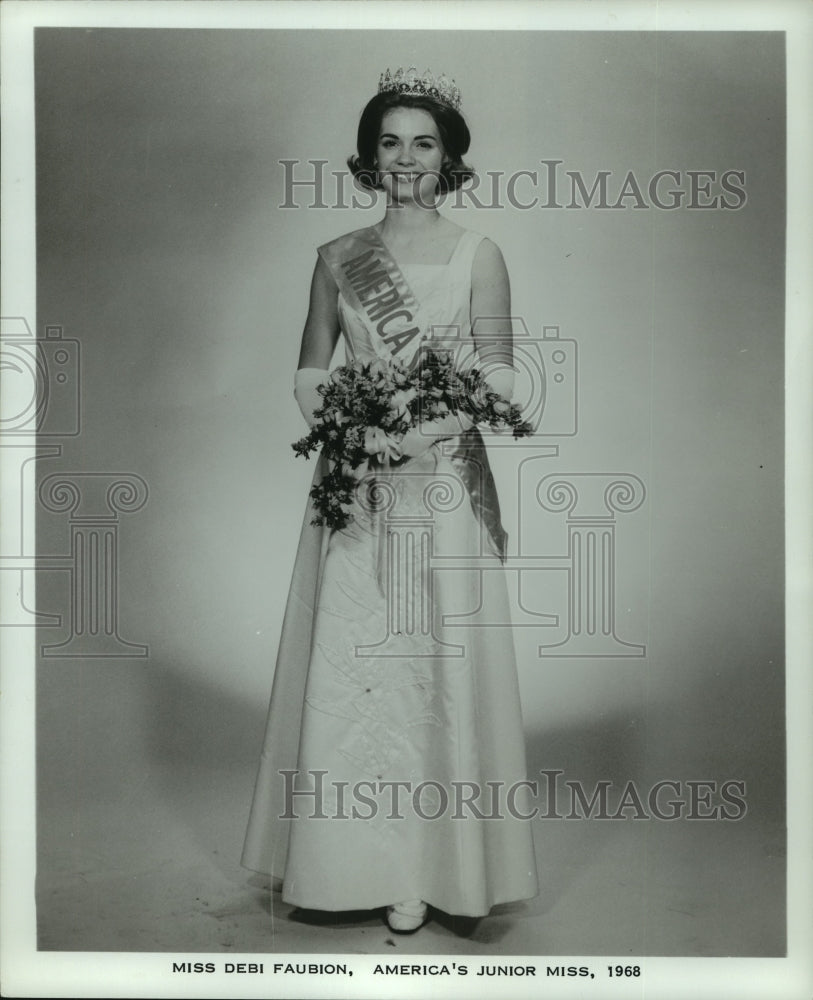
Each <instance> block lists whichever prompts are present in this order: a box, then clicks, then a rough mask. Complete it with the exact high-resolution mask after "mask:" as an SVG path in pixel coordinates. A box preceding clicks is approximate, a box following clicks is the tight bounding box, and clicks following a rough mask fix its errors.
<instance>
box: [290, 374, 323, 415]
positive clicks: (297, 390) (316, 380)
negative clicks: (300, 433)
mask: <svg viewBox="0 0 813 1000" xmlns="http://www.w3.org/2000/svg"><path fill="white" fill-rule="evenodd" d="M328 375H329V372H328V370H327V368H299V369H298V370H297V371H296V373H295V374H294V399H295V400H296V402H297V405H298V406H299V409H300V410H301V411H302V416H303V417H304V418H305V420H306V421H307V424H308V427H313V425H314V424H315V423H316V420H315V418H314V416H313V411H314V410H316V409H318V408H319V407H320V406H321V405H322V397H321V396H320V395H319V393H318V392H317V389H318V387H319V386H320V385H322V384H323V383H324V382H327V379H328Z"/></svg>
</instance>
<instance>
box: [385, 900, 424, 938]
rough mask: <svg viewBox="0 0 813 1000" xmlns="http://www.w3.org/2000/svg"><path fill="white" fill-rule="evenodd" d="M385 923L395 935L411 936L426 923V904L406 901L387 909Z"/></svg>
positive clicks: (417, 901) (418, 901)
mask: <svg viewBox="0 0 813 1000" xmlns="http://www.w3.org/2000/svg"><path fill="white" fill-rule="evenodd" d="M387 923H388V924H389V925H390V928H391V929H392V930H394V931H395V932H396V934H412V933H414V932H415V931H416V930H418V928H419V927H423V925H424V924H425V923H426V903H424V901H423V900H422V899H408V900H406V902H404V903H395V904H394V905H393V906H388V907H387Z"/></svg>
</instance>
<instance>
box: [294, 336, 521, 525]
mask: <svg viewBox="0 0 813 1000" xmlns="http://www.w3.org/2000/svg"><path fill="white" fill-rule="evenodd" d="M318 391H319V394H320V395H321V397H322V400H323V402H322V405H321V406H320V407H319V408H318V409H317V410H316V411H315V412H314V417H315V418H316V422H315V423H314V425H313V427H312V428H311V430H310V433H309V434H307V435H306V436H305V437H303V438H300V439H299V440H298V441H295V442H294V444H293V445H292V447H293V449H294V452H295V453H296V454H297V455H301V456H303V457H304V458H308V457H309V456H310V455H311V454H312V453H313V452H314V451H319V450H321V452H322V454H323V455H324V456H325V458H327V459H328V460H329V463H330V469H329V471H328V472H327V473H326V474H325V476H324V477H323V478H322V481H321V482H320V483H318V484H317V485H316V486H314V487H313V488H312V489H311V493H310V495H311V498H312V500H313V502H314V507H315V509H316V516H315V517H314V518H313V520H312V522H311V523H312V524H326V525H328V526H329V527H331V528H336V529H341V528H344V527H346V526H347V525H348V524H349V523H350V521H351V520H352V514H351V513H350V510H349V507H350V506H351V504H352V501H353V494H354V491H355V489H356V486H357V484H358V481H359V479H360V478H361V477H362V476H363V475H364V474H366V473H367V472H368V471H371V472H372V471H374V470H375V468H376V467H379V468H383V467H389V468H392V467H393V466H397V465H398V464H399V463H400V462H402V461H404V460H405V459H403V457H402V455H401V448H400V441H401V439H402V438H403V436H404V434H405V433H406V432H407V431H408V430H409V429H410V428H411V427H415V426H416V425H417V424H418V423H419V422H421V421H429V420H433V419H436V418H439V417H444V416H446V415H448V414H449V413H459V414H465V415H466V416H467V417H469V418H470V419H471V420H473V422H474V423H475V424H487V425H488V426H489V427H491V428H494V429H497V428H510V429H511V430H512V432H513V436H514V437H515V438H519V437H525V436H527V435H529V434H532V433H533V428H532V427H531V425H530V424H529V423H528V422H527V421H525V420H523V417H522V411H521V410H520V408H519V407H518V406H516V405H515V404H513V403H510V402H509V401H508V400H506V399H504V398H503V397H502V396H500V395H499V393H496V392H494V390H493V389H492V388H491V387H490V386H489V384H488V382H487V381H486V379H485V377H484V376H483V374H482V373H481V372H480V370H479V369H477V368H470V369H466V370H464V371H461V370H458V369H457V368H455V366H454V364H453V362H452V358H451V354H449V353H447V352H428V353H427V354H426V355H425V356H424V357H423V358H422V359H421V362H420V363H419V365H418V366H417V367H416V368H415V369H408V368H406V367H405V366H404V365H403V364H402V363H401V362H399V361H397V360H395V359H393V360H391V361H385V360H382V359H375V360H373V361H368V362H361V361H353V362H351V363H350V364H347V365H342V366H341V367H340V368H336V369H335V370H334V371H333V372H331V374H330V377H329V379H328V380H327V382H325V383H324V384H323V385H321V386H319V390H318Z"/></svg>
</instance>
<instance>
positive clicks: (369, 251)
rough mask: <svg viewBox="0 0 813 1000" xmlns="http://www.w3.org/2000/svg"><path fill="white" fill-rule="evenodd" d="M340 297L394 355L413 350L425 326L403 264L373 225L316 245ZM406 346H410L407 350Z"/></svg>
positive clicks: (404, 356)
mask: <svg viewBox="0 0 813 1000" xmlns="http://www.w3.org/2000/svg"><path fill="white" fill-rule="evenodd" d="M319 254H320V256H321V257H322V259H323V260H324V262H325V263H326V264H327V266H328V267H329V268H330V273H331V274H332V275H333V277H334V279H335V281H336V284H337V285H338V288H339V291H340V292H341V294H342V296H343V297H344V300H345V301H346V302H347V303H348V304H349V305H350V306H352V307H353V308H354V309H355V310H356V311H357V312H358V314H359V315H360V316H361V317H362V318H363V319H364V324H365V326H366V328H367V331H368V333H369V334H370V335H371V336H372V337H375V338H377V339H378V340H380V341H382V342H383V343H384V344H385V345H386V347H387V349H388V351H389V353H390V354H391V355H393V357H399V358H401V359H408V358H409V356H410V354H411V355H412V356H414V355H415V353H416V351H417V348H418V344H419V343H420V340H421V338H422V337H423V335H424V334H426V333H428V325H427V323H426V321H425V320H424V318H423V315H422V310H421V306H420V303H419V302H418V300H417V299H416V298H415V295H414V294H413V292H412V289H411V288H410V287H409V285H408V284H407V280H406V278H405V277H404V275H403V274H402V273H401V269H400V268H399V267H398V264H397V263H396V261H395V258H394V257H393V256H392V254H391V253H390V251H389V249H388V248H387V245H386V244H385V243H384V241H383V240H382V239H381V237H380V236H379V234H378V232H377V230H375V229H374V228H373V227H372V226H370V227H369V228H367V229H359V230H357V231H356V232H354V233H348V234H347V235H345V236H340V237H339V238H338V239H336V240H333V241H332V242H331V243H326V244H325V245H324V246H321V247H319ZM410 348H412V350H411V351H410Z"/></svg>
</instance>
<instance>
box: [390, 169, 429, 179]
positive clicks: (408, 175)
mask: <svg viewBox="0 0 813 1000" xmlns="http://www.w3.org/2000/svg"><path fill="white" fill-rule="evenodd" d="M390 173H391V174H392V176H393V177H395V178H396V180H399V181H414V180H417V179H418V178H419V177H422V176H423V174H422V173H421V172H420V171H417V172H414V171H413V172H409V171H407V170H391V171H390Z"/></svg>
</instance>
